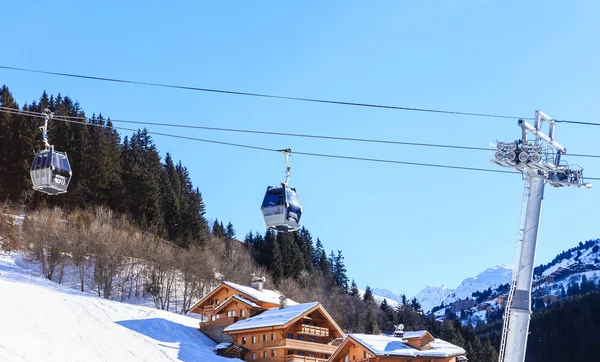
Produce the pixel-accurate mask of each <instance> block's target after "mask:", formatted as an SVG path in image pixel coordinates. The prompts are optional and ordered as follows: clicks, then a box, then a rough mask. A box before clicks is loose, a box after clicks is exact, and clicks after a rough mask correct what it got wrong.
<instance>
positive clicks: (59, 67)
mask: <svg viewBox="0 0 600 362" xmlns="http://www.w3.org/2000/svg"><path fill="white" fill-rule="evenodd" d="M598 13H600V3H598V2H597V1H569V2H566V1H512V0H511V1H484V0H481V1H460V2H444V1H419V2H404V1H379V2H371V1H369V2H364V1H328V2H324V1H303V2H300V3H290V2H285V3H284V2H279V1H261V2H232V1H219V2H200V1H178V2H165V1H160V2H158V1H143V2H141V1H139V2H135V1H133V2H132V1H102V2H99V3H98V4H91V3H89V2H83V1H73V0H66V1H62V2H60V3H56V2H52V3H46V2H27V5H25V4H24V2H18V1H13V2H9V3H7V4H3V5H2V30H3V31H2V32H3V35H4V36H3V39H4V41H3V42H2V48H1V49H2V50H1V51H0V54H1V55H2V56H1V57H0V59H1V62H0V63H2V65H6V66H15V67H24V68H33V69H42V70H48V71H56V72H70V73H76V74H86V75H93V76H105V77H115V78H124V79H133V80H139V81H148V82H163V83H172V84H182V85H189V86H198V87H212V88H221V89H231V90H239V91H248V92H263V93H272V94H282V95H289V96H297V97H312V98H326V99H337V100H344V101H356V102H372V103H381V104H393V105H399V106H408V107H424V108H439V109H452V110H462V111H470V112H484V113H498V114H509V115H516V116H520V117H531V116H533V114H534V111H535V110H536V109H540V110H543V111H544V112H546V113H547V114H548V115H550V116H551V117H554V118H556V119H570V120H580V121H593V122H599V121H600V111H599V108H598V104H599V103H598V99H599V98H598V96H599V92H598V84H599V81H600V72H599V68H598V59H599V56H600V42H598V36H599V35H600V23H599V22H598V20H597V14H598ZM2 83H4V84H7V85H8V86H9V88H10V89H11V90H12V92H13V94H14V96H15V98H16V99H17V100H18V102H19V104H21V105H22V104H23V103H25V102H31V101H32V100H37V99H38V97H39V95H40V94H41V92H42V91H43V90H44V89H45V90H47V91H48V92H49V93H53V94H57V93H59V92H60V93H61V94H62V95H69V96H71V97H72V98H74V99H76V100H78V101H79V102H80V103H81V105H82V106H83V108H84V109H85V111H86V113H87V114H88V115H91V114H92V113H94V112H95V113H98V112H102V113H103V115H105V116H110V117H112V118H115V119H134V120H143V121H152V122H173V123H184V124H197V125H204V126H216V127H233V128H236V127H237V128H249V129H257V130H268V131H280V132H298V133H312V134H323V135H334V136H348V137H368V138H380V139H387V140H397V141H412V142H432V143H446V144H457V145H467V146H479V147H486V146H487V145H488V144H489V143H490V142H495V141H496V140H497V139H498V140H501V141H513V140H515V139H517V138H519V137H520V128H519V127H518V125H517V122H516V120H498V119H492V118H473V117H465V116H450V115H436V114H428V113H415V112H403V111H394V110H383V109H367V108H353V107H345V106H335V105H324V104H311V103H303V102H294V101H286V100H274V99H259V98H250V97H241V96H232V95H222V94H210V93H200V92H191V91H184V90H175V89H164V88H154V87H146V86H138V85H126V84H115V83H106V82H99V81H92V80H81V79H71V78H63V77H56V76H51V75H40V74H29V73H20V72H14V71H7V70H0V84H2ZM149 130H150V131H159V132H168V133H177V134H185V135H189V136H194V137H204V138H210V139H214V140H221V141H227V142H238V143H244V144H250V145H256V146H263V147H269V148H287V147H289V148H291V149H292V151H294V150H295V151H303V152H321V153H333V154H342V155H349V156H359V157H376V158H386V159H394V160H403V161H414V162H430V163H444V164H451V165H463V166H472V167H483V168H497V169H499V166H495V165H493V164H491V163H490V162H489V155H488V154H487V153H486V152H472V151H461V150H443V149H427V148H418V147H407V146H393V145H373V144H360V143H349V142H337V141H324V140H306V139H298V138H285V137H274V136H258V135H241V134H231V133H218V132H211V131H194V130H181V129H175V128H165V127H149ZM128 133H129V132H127V133H122V135H124V134H128ZM598 137H600V127H586V126H576V125H569V124H560V125H558V126H557V129H556V138H557V140H558V141H559V142H560V143H562V144H564V145H565V146H566V147H567V152H568V153H569V152H571V153H588V154H589V153H591V154H600V150H599V147H598ZM154 141H155V143H156V144H157V145H158V147H159V149H160V150H161V154H162V155H163V156H164V153H165V152H166V151H169V152H171V153H172V155H173V157H174V158H175V159H176V160H182V162H183V163H184V164H185V165H186V166H187V167H188V168H189V170H190V173H191V176H192V180H193V182H194V184H195V185H197V186H198V187H199V188H200V190H201V192H202V194H203V196H204V200H205V202H206V205H207V212H208V215H207V216H208V217H209V218H211V219H214V218H218V219H219V220H223V221H224V222H225V223H226V222H227V221H231V222H232V223H233V224H234V226H235V228H236V231H237V234H238V237H240V238H243V236H244V235H245V234H246V233H247V232H248V231H250V230H252V231H257V230H258V231H260V232H264V221H263V218H262V215H261V212H260V204H261V201H262V198H263V196H264V192H265V190H266V187H267V185H275V184H277V183H279V182H281V181H282V180H283V177H284V158H283V156H282V155H280V154H277V153H269V152H263V151H256V150H247V149H239V148H233V147H227V146H219V145H212V144H204V143H198V142H193V141H183V140H175V139H171V138H165V137H160V136H156V137H154ZM565 159H566V160H568V161H570V162H572V163H577V164H580V165H582V166H583V167H584V169H585V173H584V175H587V176H590V177H600V159H587V158H586V159H583V158H574V157H571V158H565ZM291 164H292V174H291V179H290V185H291V186H292V187H295V188H297V190H298V192H299V196H300V200H301V201H302V203H303V207H304V214H303V216H302V224H303V225H305V226H306V227H307V228H308V229H309V230H310V231H311V233H312V235H313V236H314V237H315V238H316V237H320V238H321V240H322V241H323V243H324V244H325V247H326V249H327V250H328V251H329V250H331V249H334V250H337V249H342V250H343V253H344V256H345V262H346V266H347V267H348V270H349V276H350V278H354V279H356V281H357V283H358V285H359V287H361V288H365V286H366V285H367V284H369V285H371V286H372V287H378V288H387V289H390V290H391V291H393V292H395V293H407V294H408V295H412V294H414V293H416V292H418V291H419V290H420V289H422V288H423V287H425V286H426V285H432V286H437V285H441V284H446V285H448V286H450V287H455V286H457V285H458V283H460V281H462V280H463V279H464V278H465V277H469V276H473V275H475V274H477V273H479V272H481V271H483V270H484V269H486V268H488V267H492V266H494V265H497V264H501V263H503V264H510V263H512V256H513V251H514V244H515V237H516V234H517V226H518V221H519V211H520V202H521V195H522V188H523V181H522V180H521V178H520V177H519V176H512V175H502V174H493V173H479V172H466V171H456V170H442V169H430V168H423V167H414V166H403V165H391V164H376V163H365V162H358V161H347V160H335V159H323V158H314V157H307V156H301V155H292V157H291ZM74 172H77V170H74ZM599 188H600V184H598V185H597V186H596V188H592V189H591V190H584V189H564V188H563V189H554V188H552V187H550V186H546V199H545V201H544V207H543V214H542V223H541V229H540V234H539V244H538V248H537V250H538V254H537V258H536V265H537V264H539V263H541V262H548V261H550V260H551V258H553V257H554V256H555V255H556V254H557V253H558V252H560V251H562V250H564V249H567V248H569V247H572V246H574V245H575V244H577V243H578V242H579V241H585V240H588V239H592V238H597V237H600V232H599V230H598V213H597V205H598V203H599V201H600V197H599Z"/></svg>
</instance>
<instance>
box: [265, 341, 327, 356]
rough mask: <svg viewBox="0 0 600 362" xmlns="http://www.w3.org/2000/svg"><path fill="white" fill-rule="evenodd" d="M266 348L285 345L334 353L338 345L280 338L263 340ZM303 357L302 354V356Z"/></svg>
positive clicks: (302, 349)
mask: <svg viewBox="0 0 600 362" xmlns="http://www.w3.org/2000/svg"><path fill="white" fill-rule="evenodd" d="M263 346H264V348H269V349H271V348H278V347H285V348H290V349H295V350H300V351H308V352H315V353H325V354H333V352H335V350H336V349H337V346H333V345H331V344H323V343H315V342H307V341H299V340H297V339H289V338H286V339H278V340H275V341H266V342H263ZM301 357H302V356H301Z"/></svg>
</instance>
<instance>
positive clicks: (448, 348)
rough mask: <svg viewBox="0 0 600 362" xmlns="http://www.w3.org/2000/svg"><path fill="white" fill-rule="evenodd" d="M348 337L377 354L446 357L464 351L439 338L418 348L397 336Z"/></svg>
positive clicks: (356, 335) (463, 352) (365, 335)
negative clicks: (425, 348) (426, 346)
mask: <svg viewBox="0 0 600 362" xmlns="http://www.w3.org/2000/svg"><path fill="white" fill-rule="evenodd" d="M407 333H408V332H407ZM348 337H350V338H352V339H354V340H356V341H357V342H358V343H360V344H362V345H363V346H364V347H366V348H367V349H369V350H370V351H371V352H373V353H375V354H376V355H377V356H399V357H443V358H448V357H452V356H458V355H461V354H465V353H466V351H465V350H464V349H462V348H460V347H458V346H455V345H453V344H451V343H448V342H446V341H444V340H441V339H435V340H434V341H433V342H431V343H430V344H429V345H430V346H431V348H430V349H427V350H419V349H417V348H414V347H412V346H410V345H409V344H408V343H406V342H403V341H402V339H400V338H397V337H389V336H382V335H372V334H350V335H348Z"/></svg>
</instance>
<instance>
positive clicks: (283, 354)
mask: <svg viewBox="0 0 600 362" xmlns="http://www.w3.org/2000/svg"><path fill="white" fill-rule="evenodd" d="M224 333H226V334H228V335H230V336H232V337H233V338H234V341H235V342H234V343H235V344H236V345H237V346H239V347H241V348H243V351H242V352H240V353H239V355H236V356H233V357H237V358H240V359H242V360H245V361H248V362H251V361H258V362H266V361H269V362H270V361H273V362H275V361H278V362H292V361H294V362H295V361H302V362H327V360H328V359H329V357H330V356H331V355H332V354H333V353H334V352H335V351H336V349H337V345H336V343H334V341H335V340H336V339H337V338H341V337H343V335H344V334H343V332H342V331H341V329H340V328H339V327H338V326H337V324H336V323H335V321H333V319H332V318H331V317H330V316H329V314H328V313H327V312H326V311H325V309H324V308H323V307H322V306H321V305H320V304H317V305H316V306H315V307H313V308H311V309H309V310H307V311H306V312H304V313H302V314H301V315H299V316H297V317H296V318H294V319H293V320H291V321H289V322H288V323H286V324H284V325H279V326H265V327H258V328H251V329H246V330H238V331H231V332H227V331H226V332H224Z"/></svg>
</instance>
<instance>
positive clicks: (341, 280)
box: [332, 250, 348, 290]
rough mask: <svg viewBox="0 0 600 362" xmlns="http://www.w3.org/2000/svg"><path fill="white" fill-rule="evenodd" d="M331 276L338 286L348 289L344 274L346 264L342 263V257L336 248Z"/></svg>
mask: <svg viewBox="0 0 600 362" xmlns="http://www.w3.org/2000/svg"><path fill="white" fill-rule="evenodd" d="M332 253H333V251H332ZM333 277H334V278H335V284H336V285H337V286H338V287H340V288H342V289H344V290H348V276H347V275H346V266H345V265H344V257H343V255H342V251H341V250H338V252H337V256H336V257H335V260H334V266H333Z"/></svg>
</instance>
